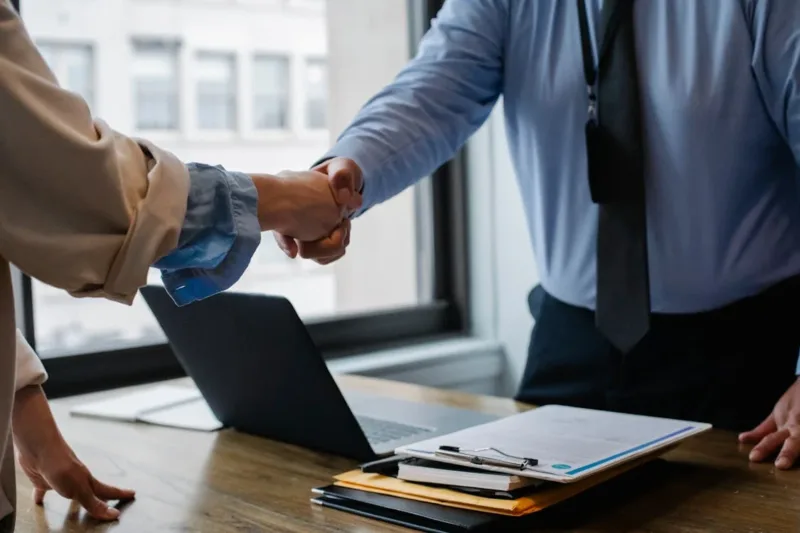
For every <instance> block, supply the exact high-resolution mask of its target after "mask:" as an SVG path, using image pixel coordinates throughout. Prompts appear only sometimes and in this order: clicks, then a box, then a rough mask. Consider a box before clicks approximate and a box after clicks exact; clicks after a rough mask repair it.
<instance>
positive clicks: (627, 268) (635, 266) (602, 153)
mask: <svg viewBox="0 0 800 533" xmlns="http://www.w3.org/2000/svg"><path fill="white" fill-rule="evenodd" d="M585 1H586V0H577V2H578V6H579V15H580V17H581V24H580V29H581V39H582V44H583V53H584V70H585V73H586V81H587V86H588V87H589V93H590V100H592V101H591V102H590V115H591V116H590V120H589V122H588V123H587V127H586V134H587V135H586V142H587V153H588V158H589V165H588V167H589V184H590V189H591V192H592V198H593V200H594V201H595V202H596V203H598V204H599V220H598V235H597V303H596V305H597V307H596V313H595V321H596V325H597V328H598V329H599V330H600V331H601V332H602V333H603V334H604V335H605V336H606V338H608V340H609V341H610V342H611V343H612V344H613V345H614V346H615V347H617V348H618V349H619V350H620V351H622V352H628V351H629V350H630V349H631V348H633V347H634V346H635V345H636V344H637V343H638V342H639V341H640V340H641V339H642V337H644V335H645V333H647V330H648V329H649V327H650V287H649V276H648V267H647V229H646V216H645V184H644V153H643V147H642V131H641V116H640V108H639V105H640V100H639V86H638V77H637V72H636V53H635V52H636V51H635V44H634V28H633V0H604V3H603V13H602V27H603V40H602V43H601V45H600V48H599V50H598V58H599V59H598V67H597V69H596V71H595V68H594V62H591V63H589V62H587V57H586V56H587V47H588V53H589V56H588V58H589V59H590V58H591V57H592V55H591V45H590V44H589V43H590V41H589V40H588V20H587V17H586V6H585V4H584V2H585ZM590 69H591V71H592V72H590ZM595 76H596V79H595ZM595 82H596V87H595ZM595 89H596V94H597V96H596V103H595V102H594V100H595V97H594V94H595ZM595 106H596V107H595Z"/></svg>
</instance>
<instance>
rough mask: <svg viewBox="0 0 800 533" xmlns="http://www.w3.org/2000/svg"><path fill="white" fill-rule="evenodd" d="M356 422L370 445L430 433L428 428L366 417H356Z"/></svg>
mask: <svg viewBox="0 0 800 533" xmlns="http://www.w3.org/2000/svg"><path fill="white" fill-rule="evenodd" d="M356 420H358V423H359V424H360V425H361V429H362V430H364V434H365V435H366V436H367V440H368V441H369V442H370V443H371V444H383V443H384V442H390V441H393V440H399V439H406V438H409V437H413V436H415V435H424V434H426V433H430V432H431V431H432V430H430V429H428V428H422V427H417V426H409V425H406V424H400V423H399V422H390V421H388V420H379V419H377V418H370V417H368V416H360V415H358V416H356Z"/></svg>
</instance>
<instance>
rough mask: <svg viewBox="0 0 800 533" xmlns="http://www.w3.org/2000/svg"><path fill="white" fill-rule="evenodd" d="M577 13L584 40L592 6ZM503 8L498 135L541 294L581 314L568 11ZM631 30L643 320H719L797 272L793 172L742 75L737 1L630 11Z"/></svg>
mask: <svg viewBox="0 0 800 533" xmlns="http://www.w3.org/2000/svg"><path fill="white" fill-rule="evenodd" d="M587 4H588V7H589V9H588V12H589V21H590V26H592V28H593V31H594V28H596V27H597V26H598V22H599V20H600V9H601V6H602V0H588V1H587ZM508 5H509V9H510V10H511V12H510V13H509V33H508V35H507V38H506V39H507V40H506V53H505V61H504V83H503V93H504V107H505V115H506V126H507V129H508V133H509V136H508V137H509V145H510V148H511V153H512V158H513V160H514V164H515V169H516V172H517V176H518V179H519V185H520V190H521V193H522V195H523V200H524V203H525V206H526V211H527V213H526V215H527V217H528V221H529V227H530V231H531V237H532V240H533V243H534V250H535V254H536V259H537V263H538V264H539V268H540V274H541V276H542V282H543V284H544V286H545V288H547V289H548V290H549V291H550V292H551V293H553V294H554V296H556V297H560V298H561V299H563V300H565V301H567V302H569V303H573V304H576V305H582V306H586V307H589V308H592V307H593V306H594V295H595V253H596V247H595V240H596V235H597V209H596V206H595V205H593V204H592V202H591V199H590V197H589V188H588V181H587V177H586V162H585V153H586V152H585V141H584V124H585V121H586V118H587V95H586V84H585V81H584V76H583V69H582V56H581V51H580V50H581V48H580V33H579V30H578V14H577V7H576V3H575V1H574V0H552V1H541V0H538V1H523V2H513V1H512V2H509V4H508ZM635 25H636V30H635V31H636V43H637V51H636V53H637V63H638V68H639V76H640V79H641V83H640V88H641V89H640V90H641V100H642V108H643V129H644V136H645V147H646V157H647V164H646V183H647V185H646V187H647V213H648V245H649V256H650V277H651V288H652V298H653V310H654V311H657V312H696V311H702V310H705V309H710V308H714V307H719V306H721V305H724V304H726V303H728V302H730V301H733V300H736V299H739V298H742V297H745V296H748V295H750V294H754V293H756V292H759V291H760V290H762V289H764V288H765V287H767V286H769V285H771V284H773V283H775V282H776V281H779V280H780V279H783V278H785V277H788V276H790V275H793V274H798V273H800V187H798V183H800V181H799V180H800V173H798V166H797V164H796V162H795V160H794V157H793V155H792V153H791V151H790V149H789V147H788V144H787V143H786V141H785V140H784V138H783V136H782V135H781V134H780V131H779V129H778V128H777V127H776V124H775V122H774V120H772V119H771V117H770V114H769V113H768V112H767V109H766V107H765V105H766V104H765V102H764V100H763V95H762V94H761V91H760V89H759V85H758V83H757V82H756V80H755V78H754V75H753V69H752V67H751V62H752V59H753V54H754V52H753V50H754V42H753V38H752V35H751V25H750V21H749V20H748V13H747V7H746V5H745V0H703V1H697V0H646V1H639V2H636V7H635ZM595 41H596V39H595ZM595 46H596V45H595Z"/></svg>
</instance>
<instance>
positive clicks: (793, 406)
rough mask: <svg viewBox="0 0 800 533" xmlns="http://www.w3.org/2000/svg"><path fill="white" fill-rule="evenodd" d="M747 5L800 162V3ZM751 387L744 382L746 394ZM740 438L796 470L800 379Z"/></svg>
mask: <svg viewBox="0 0 800 533" xmlns="http://www.w3.org/2000/svg"><path fill="white" fill-rule="evenodd" d="M746 7H747V10H746V15H747V17H748V22H749V23H750V26H751V27H750V32H751V35H752V36H753V57H752V63H751V66H752V69H753V74H754V76H755V79H756V82H757V84H758V88H759V90H760V92H761V96H762V101H763V103H764V106H765V108H766V110H767V112H768V113H769V114H770V117H771V119H772V122H773V123H774V124H775V127H776V129H777V130H778V132H780V134H781V136H783V139H784V140H785V142H786V144H787V146H788V147H789V149H790V150H791V152H792V154H793V155H794V159H795V161H796V163H797V164H798V166H800V2H797V0H748V1H747V2H746ZM755 364H758V363H757V362H756V363H755ZM795 374H800V361H799V362H798V365H797V367H796V369H795ZM746 390H747V383H746V382H745V381H743V382H742V391H743V393H746ZM739 439H740V440H741V441H742V442H748V443H752V444H755V446H754V447H753V449H752V450H751V451H750V460H751V461H757V462H761V461H765V460H767V459H769V458H771V457H774V456H775V455H776V454H777V458H776V459H775V466H776V467H777V468H779V469H782V470H784V469H788V468H791V467H792V465H793V464H794V463H795V461H796V460H797V458H798V457H800V380H795V382H794V384H793V385H791V386H790V387H789V389H788V390H787V391H786V393H785V394H784V395H783V396H782V397H781V398H780V399H779V400H778V401H777V403H776V404H775V407H774V409H773V410H772V412H771V413H770V414H769V415H768V416H767V417H766V418H765V419H764V421H763V422H762V423H761V424H759V425H758V426H757V427H755V428H753V429H752V430H750V431H746V432H744V433H742V434H741V435H739Z"/></svg>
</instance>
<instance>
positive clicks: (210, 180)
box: [153, 163, 261, 306]
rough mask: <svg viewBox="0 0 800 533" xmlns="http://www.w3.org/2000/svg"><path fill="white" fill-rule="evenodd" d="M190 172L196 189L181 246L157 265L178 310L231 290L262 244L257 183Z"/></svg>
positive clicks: (194, 168)
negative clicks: (179, 307)
mask: <svg viewBox="0 0 800 533" xmlns="http://www.w3.org/2000/svg"><path fill="white" fill-rule="evenodd" d="M187 168H188V170H189V175H190V178H191V187H190V189H189V199H188V202H187V208H186V219H185V220H184V224H183V228H182V230H181V235H180V237H179V240H178V246H177V248H176V249H175V250H173V251H172V252H171V253H170V254H169V255H167V256H165V257H163V258H161V259H160V260H159V261H158V262H157V263H156V264H154V265H153V266H154V267H155V268H157V269H159V270H160V271H161V278H162V280H163V282H164V287H165V288H166V289H167V291H168V292H169V294H170V295H171V296H172V299H173V300H174V301H175V303H176V304H177V305H179V306H183V305H186V304H190V303H192V302H195V301H197V300H202V299H204V298H208V297H209V296H213V295H215V294H217V293H219V292H222V291H225V290H227V289H229V288H230V287H231V286H232V285H233V284H234V283H236V282H237V281H238V280H239V278H240V277H241V276H242V274H243V273H244V271H245V270H246V269H247V267H248V265H249V264H250V259H251V258H252V257H253V254H254V253H255V251H256V248H258V245H259V244H260V243H261V227H260V225H259V222H258V192H257V191H256V188H255V186H254V185H253V180H252V179H251V178H250V177H249V176H247V175H246V174H242V173H239V172H229V171H227V170H225V169H224V168H223V167H221V166H210V165H203V164H199V163H191V164H189V165H187Z"/></svg>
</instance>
